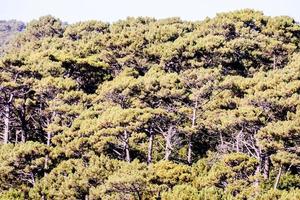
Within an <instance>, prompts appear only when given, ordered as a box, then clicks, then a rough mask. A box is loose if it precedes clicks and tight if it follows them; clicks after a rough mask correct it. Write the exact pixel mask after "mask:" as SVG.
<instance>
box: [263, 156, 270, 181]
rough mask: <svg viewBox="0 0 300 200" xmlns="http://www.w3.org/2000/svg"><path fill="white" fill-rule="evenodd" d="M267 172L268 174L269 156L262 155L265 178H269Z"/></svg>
mask: <svg viewBox="0 0 300 200" xmlns="http://www.w3.org/2000/svg"><path fill="white" fill-rule="evenodd" d="M269 174H270V158H269V156H268V155H264V168H263V176H264V179H265V180H268V179H269Z"/></svg>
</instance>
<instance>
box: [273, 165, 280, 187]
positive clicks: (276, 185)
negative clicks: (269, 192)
mask: <svg viewBox="0 0 300 200" xmlns="http://www.w3.org/2000/svg"><path fill="white" fill-rule="evenodd" d="M281 174H282V165H280V167H279V171H278V174H277V176H276V179H275V183H274V189H277V187H278V184H279V181H280V178H281Z"/></svg>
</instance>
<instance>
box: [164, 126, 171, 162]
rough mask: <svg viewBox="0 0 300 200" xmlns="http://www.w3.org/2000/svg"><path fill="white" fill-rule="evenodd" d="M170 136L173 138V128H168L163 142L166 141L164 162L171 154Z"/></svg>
mask: <svg viewBox="0 0 300 200" xmlns="http://www.w3.org/2000/svg"><path fill="white" fill-rule="evenodd" d="M172 136H173V127H172V126H170V128H169V130H168V132H167V135H166V136H165V140H166V149H165V160H170V156H171V153H172Z"/></svg>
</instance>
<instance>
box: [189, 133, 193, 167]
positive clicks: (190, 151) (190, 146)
mask: <svg viewBox="0 0 300 200" xmlns="http://www.w3.org/2000/svg"><path fill="white" fill-rule="evenodd" d="M192 147H193V144H192V136H190V137H189V143H188V163H189V165H191V164H192V151H193V150H192Z"/></svg>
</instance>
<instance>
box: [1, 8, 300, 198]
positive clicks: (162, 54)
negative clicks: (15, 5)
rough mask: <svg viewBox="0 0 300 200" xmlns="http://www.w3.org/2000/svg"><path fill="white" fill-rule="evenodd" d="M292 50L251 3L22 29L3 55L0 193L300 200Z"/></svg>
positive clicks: (286, 31) (290, 25) (286, 22)
mask: <svg viewBox="0 0 300 200" xmlns="http://www.w3.org/2000/svg"><path fill="white" fill-rule="evenodd" d="M14 30H16V29H14ZM2 43H3V42H2ZM299 49H300V25H299V24H298V23H296V22H295V21H294V20H293V19H292V18H290V17H287V16H278V17H269V16H265V15H264V14H263V13H262V12H259V11H254V10H248V9H247V10H239V11H234V12H228V13H220V14H217V16H216V17H214V18H207V19H205V20H204V21H199V22H190V21H183V20H181V19H179V18H168V19H160V20H157V19H153V18H147V17H140V18H127V19H125V20H120V21H118V22H115V23H112V24H109V23H104V22H100V21H86V22H79V23H75V24H70V25H65V24H64V23H62V21H61V20H60V19H57V18H55V17H53V16H44V17H41V18H40V19H38V20H34V21H32V22H30V23H29V24H27V26H26V29H25V30H24V31H23V32H22V33H20V34H18V35H17V37H16V38H14V39H13V40H12V41H11V45H10V47H9V48H6V53H5V55H4V56H3V57H2V58H1V60H0V83H1V85H0V91H1V92H0V118H1V119H2V120H1V121H0V128H1V142H2V144H0V199H49V200H50V199H85V200H87V199H89V200H92V199H170V200H173V199H178V200H179V199H243V200H245V199H260V200H265V199H300V176H299V174H300V134H299V133H300V52H299Z"/></svg>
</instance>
